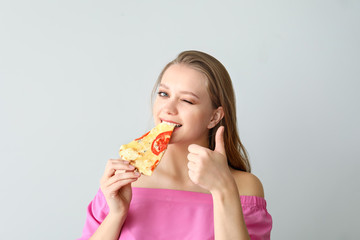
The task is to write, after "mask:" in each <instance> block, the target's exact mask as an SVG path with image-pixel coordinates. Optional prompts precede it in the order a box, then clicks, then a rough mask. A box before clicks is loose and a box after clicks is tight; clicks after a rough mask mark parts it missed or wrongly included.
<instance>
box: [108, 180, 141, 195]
mask: <svg viewBox="0 0 360 240" xmlns="http://www.w3.org/2000/svg"><path fill="white" fill-rule="evenodd" d="M136 180H137V178H130V179H125V180H122V181H118V182H115V183H114V184H112V185H111V186H109V187H108V188H107V189H106V191H107V192H108V193H111V192H117V191H119V190H120V189H121V188H122V187H124V186H126V185H128V184H129V183H132V182H135V181H136Z"/></svg>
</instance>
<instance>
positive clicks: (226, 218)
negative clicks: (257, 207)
mask: <svg viewBox="0 0 360 240" xmlns="http://www.w3.org/2000/svg"><path fill="white" fill-rule="evenodd" d="M212 198H213V204H214V232H215V239H216V240H232V239H234V240H235V239H236V240H240V239H247V240H248V239H250V237H249V234H248V231H247V228H246V225H245V221H244V217H243V213H242V207H241V202H240V196H239V192H238V190H237V186H236V183H235V182H232V183H231V184H229V185H227V186H226V187H225V188H222V189H221V190H218V191H215V192H213V193H212Z"/></svg>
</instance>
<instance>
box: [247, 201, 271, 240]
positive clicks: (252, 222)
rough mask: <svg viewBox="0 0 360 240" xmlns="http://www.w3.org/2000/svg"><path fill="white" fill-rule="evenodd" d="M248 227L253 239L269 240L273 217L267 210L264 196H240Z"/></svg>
mask: <svg viewBox="0 0 360 240" xmlns="http://www.w3.org/2000/svg"><path fill="white" fill-rule="evenodd" d="M240 199H241V205H242V208H243V215H244V220H245V224H246V227H247V229H248V232H249V235H250V238H251V240H269V239H270V232H271V229H272V217H271V215H270V214H269V213H268V211H267V210H266V201H265V199H264V198H261V197H256V196H240Z"/></svg>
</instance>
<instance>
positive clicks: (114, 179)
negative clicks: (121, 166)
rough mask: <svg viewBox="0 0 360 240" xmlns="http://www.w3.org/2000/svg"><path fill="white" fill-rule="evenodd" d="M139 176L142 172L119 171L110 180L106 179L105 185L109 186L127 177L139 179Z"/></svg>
mask: <svg viewBox="0 0 360 240" xmlns="http://www.w3.org/2000/svg"><path fill="white" fill-rule="evenodd" d="M139 177H140V173H138V172H125V173H119V174H116V175H114V176H112V177H111V178H110V179H109V180H108V181H106V182H105V183H104V186H105V187H109V186H111V185H112V184H114V183H116V182H119V181H123V180H126V179H137V178H139Z"/></svg>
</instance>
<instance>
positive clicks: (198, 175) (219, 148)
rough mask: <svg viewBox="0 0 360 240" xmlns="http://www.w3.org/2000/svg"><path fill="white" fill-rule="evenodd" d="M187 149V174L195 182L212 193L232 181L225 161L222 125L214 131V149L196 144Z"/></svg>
mask: <svg viewBox="0 0 360 240" xmlns="http://www.w3.org/2000/svg"><path fill="white" fill-rule="evenodd" d="M188 150H189V154H188V160H189V162H188V168H189V172H188V174H189V177H190V179H191V181H193V182H194V183H195V184H197V185H199V186H200V187H202V188H204V189H206V190H208V191H210V192H211V193H212V192H214V191H216V190H219V189H222V188H223V187H224V186H226V185H227V184H228V183H229V182H231V181H234V179H233V177H232V174H231V172H230V169H229V166H228V163H227V158H226V152H225V146H224V127H223V126H221V127H219V128H218V130H217V132H216V136H215V149H214V151H213V150H211V149H209V148H206V147H202V146H199V145H196V144H191V145H190V146H189V147H188Z"/></svg>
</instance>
